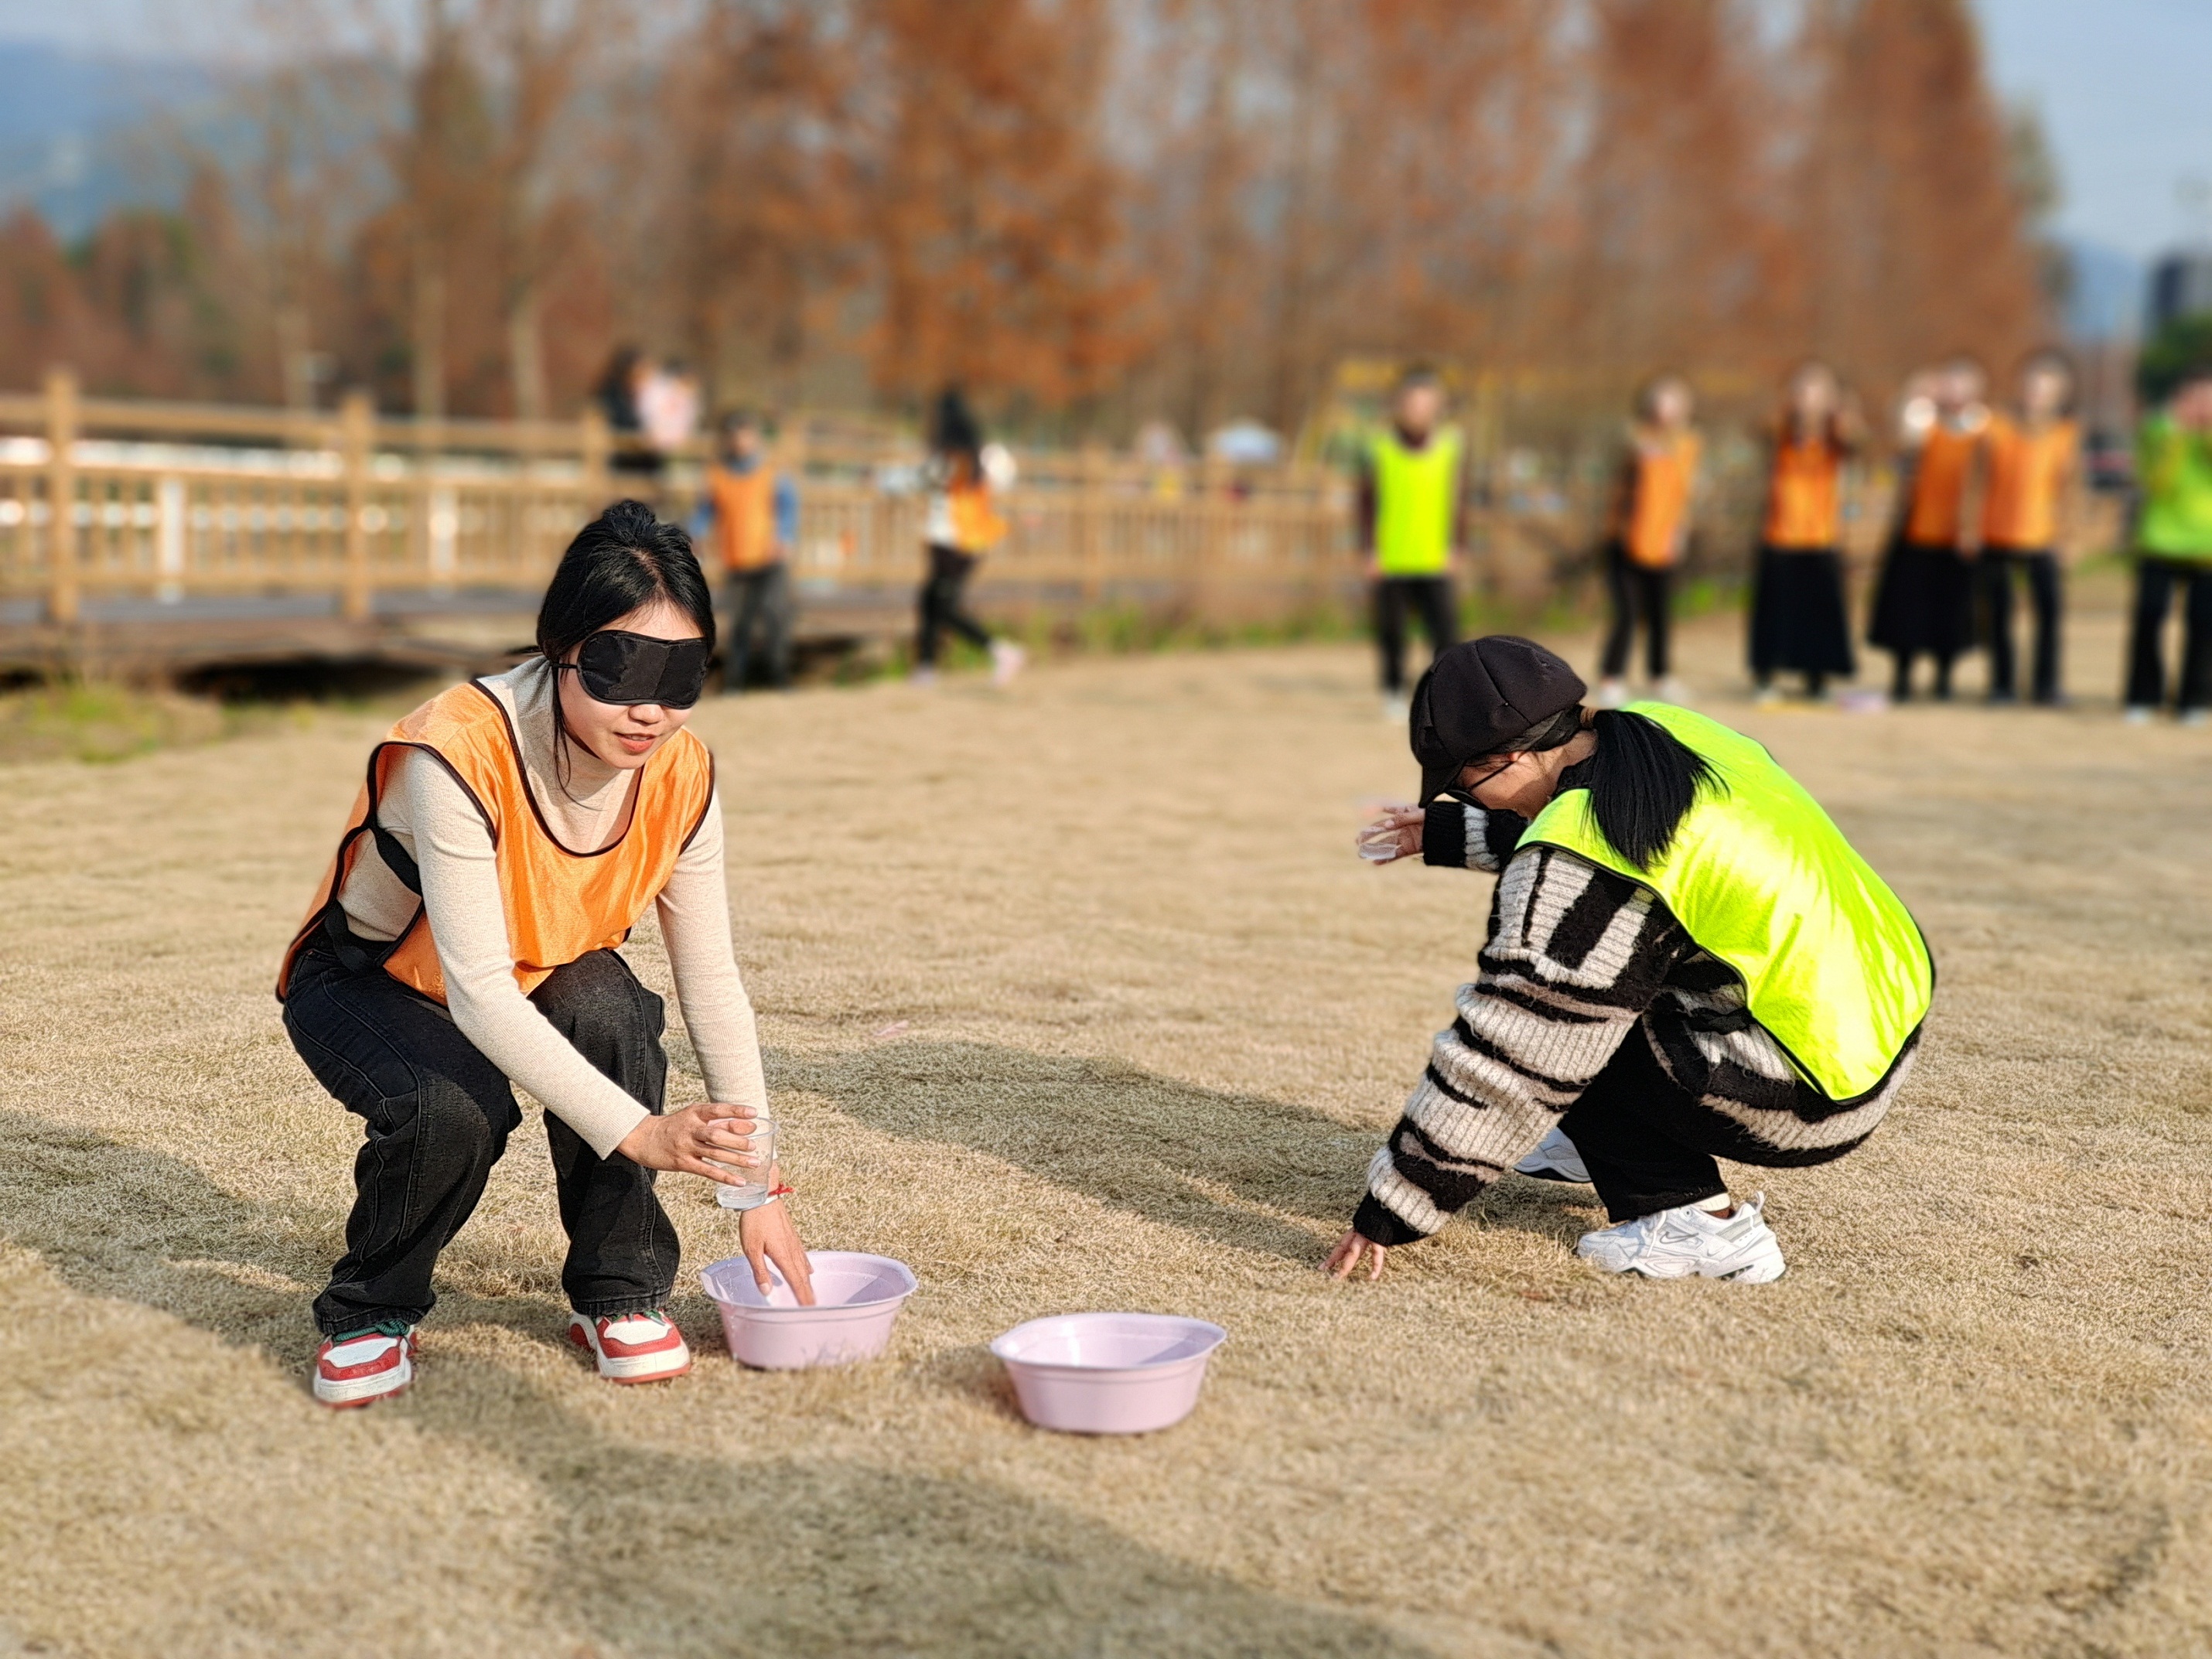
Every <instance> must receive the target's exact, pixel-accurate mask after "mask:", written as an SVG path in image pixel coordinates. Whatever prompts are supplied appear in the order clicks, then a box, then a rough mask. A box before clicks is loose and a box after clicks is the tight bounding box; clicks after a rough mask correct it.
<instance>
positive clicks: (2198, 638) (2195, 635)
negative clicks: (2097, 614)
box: [2127, 553, 2212, 710]
mask: <svg viewBox="0 0 2212 1659" xmlns="http://www.w3.org/2000/svg"><path fill="white" fill-rule="evenodd" d="M2177 586H2179V587H2180V588H2181V589H2182V590H2183V592H2185V594H2186V596H2187V597H2186V598H2185V599H2184V600H2183V602H2182V616H2183V618H2184V623H2185V643H2184V645H2183V647H2182V653H2181V686H2180V693H2179V698H2178V701H2179V705H2180V707H2181V708H2183V709H2184V710H2187V709H2191V708H2212V562H2197V561H2196V560H2193V559H2161V558H2160V557H2158V556H2155V555H2154V554H2148V553H2146V554H2145V555H2143V556H2142V559H2141V560H2140V561H2138V562H2137V563H2136V614H2135V623H2134V626H2133V627H2132V628H2130V629H2129V633H2128V696H2127V701H2128V704H2129V706H2130V708H2157V707H2158V706H2159V705H2160V703H2162V702H2165V701H2166V651H2165V647H2164V646H2163V644H2162V643H2161V642H2160V637H2159V636H2160V635H2161V634H2163V633H2164V632H2165V631H2166V612H2167V611H2169V610H2170V609H2172V605H2173V590H2174V589H2175V588H2176V587H2177Z"/></svg>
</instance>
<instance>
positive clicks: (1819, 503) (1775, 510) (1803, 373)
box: [1749, 361, 1866, 702]
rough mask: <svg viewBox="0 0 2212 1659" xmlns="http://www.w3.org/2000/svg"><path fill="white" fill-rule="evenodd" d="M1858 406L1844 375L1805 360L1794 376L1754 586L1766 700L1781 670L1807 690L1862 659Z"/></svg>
mask: <svg viewBox="0 0 2212 1659" xmlns="http://www.w3.org/2000/svg"><path fill="white" fill-rule="evenodd" d="M1865 441H1866V430H1865V425H1864V422H1862V421H1861V419H1860V418H1859V411H1858V405H1857V402H1856V400H1854V399H1853V398H1852V397H1851V395H1850V392H1849V391H1847V390H1846V389H1845V388H1844V384H1843V382H1842V381H1840V380H1838V379H1837V378H1836V372H1835V370H1833V369H1832V368H1829V367H1828V366H1827V364H1826V363H1824V362H1817V361H1812V362H1803V363H1800V364H1799V365H1798V366H1797V367H1796V368H1794V369H1792V370H1791V371H1790V378H1789V379H1788V380H1786V381H1785V382H1784V386H1783V394H1782V408H1781V410H1780V411H1779V412H1778V414H1777V416H1775V421H1774V432H1773V438H1772V442H1771V451H1770V453H1769V457H1768V461H1767V481H1766V502H1765V515H1764V517H1763V518H1762V520H1761V521H1760V526H1759V552H1758V557H1757V562H1756V563H1755V565H1754V567H1753V577H1752V589H1751V630H1750V639H1749V645H1750V654H1751V679H1752V684H1753V686H1754V687H1755V688H1756V689H1757V690H1758V693H1759V701H1760V702H1774V701H1776V700H1777V699H1778V697H1779V696H1780V695H1781V694H1780V692H1779V690H1778V689H1777V687H1776V685H1775V683H1774V681H1775V676H1776V675H1777V674H1778V673H1783V672H1795V673H1798V674H1802V675H1803V676H1804V682H1805V695H1806V696H1808V697H1813V698H1818V697H1820V696H1823V695H1824V694H1825V693H1826V690H1827V686H1828V682H1829V681H1830V680H1831V679H1849V678H1850V677H1851V675H1852V674H1853V673H1854V672H1856V671H1857V662H1856V660H1855V659H1854V658H1853V656H1852V653H1851V629H1850V617H1849V616H1848V614H1847V612H1846V611H1845V609H1844V554H1843V540H1844V471H1845V469H1846V468H1847V467H1848V466H1849V465H1850V463H1851V461H1852V459H1853V458H1855V457H1856V456H1857V454H1858V453H1860V451H1861V450H1862V449H1863V447H1864V446H1865Z"/></svg>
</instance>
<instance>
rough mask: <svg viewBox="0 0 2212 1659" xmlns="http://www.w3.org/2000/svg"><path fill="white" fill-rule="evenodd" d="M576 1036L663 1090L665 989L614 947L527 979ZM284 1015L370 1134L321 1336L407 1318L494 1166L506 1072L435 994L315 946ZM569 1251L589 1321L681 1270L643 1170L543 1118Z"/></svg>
mask: <svg viewBox="0 0 2212 1659" xmlns="http://www.w3.org/2000/svg"><path fill="white" fill-rule="evenodd" d="M530 1000H532V1002H534V1003H536V1004H537V1005H538V1010H539V1012H542V1013H544V1016H545V1017H546V1018H547V1019H549V1020H550V1021H551V1022H552V1024H553V1028H554V1030H556V1031H558V1032H559V1033H560V1034H561V1035H562V1036H563V1037H565V1038H566V1039H567V1040H568V1042H572V1043H574V1045H575V1046H576V1048H577V1051H578V1052H579V1053H580V1054H582V1055H583V1056H584V1058H585V1059H586V1060H590V1061H591V1062H592V1065H594V1066H598V1067H599V1070H600V1071H601V1072H603V1073H605V1074H606V1075H607V1076H608V1077H610V1078H612V1079H614V1080H615V1081H616V1082H617V1084H619V1085H622V1087H623V1091H625V1092H626V1093H628V1094H629V1097H630V1098H631V1099H633V1100H635V1101H636V1102H637V1103H638V1104H640V1105H641V1106H642V1107H644V1108H645V1109H646V1110H647V1111H648V1112H653V1113H658V1112H659V1110H660V1109H661V1103H662V1102H663V1100H664V1098H665V1096H666V1093H667V1086H668V1056H667V1054H666V1053H665V1051H664V1050H663V1049H662V1048H661V1046H660V1036H661V1032H662V1030H663V1029H664V1025H665V1010H664V1007H663V1005H662V1003H661V1000H660V999H659V997H658V996H656V995H654V994H653V993H652V992H651V991H648V990H647V989H646V987H644V986H642V985H641V984H639V983H638V981H637V976H636V975H635V974H633V973H631V972H630V969H629V963H626V962H624V961H623V959H622V958H621V957H619V956H617V955H616V954H615V952H613V951H592V953H591V954H590V955H589V956H586V957H578V958H577V959H576V960H575V961H574V962H572V963H568V964H567V965H565V966H563V967H560V968H556V969H554V970H553V972H552V973H551V974H550V975H547V977H546V979H545V981H544V983H543V984H541V985H540V986H539V987H538V989H537V990H536V991H535V992H533V993H532V994H531V999H530ZM284 1029H285V1030H286V1031H287V1032H289V1034H290V1036H291V1038H292V1046H293V1047H294V1048H296V1049H298V1050H299V1054H300V1058H301V1059H302V1060H306V1061H307V1069H308V1070H310V1071H311V1072H313V1073H314V1074H315V1079H316V1081H318V1082H319V1083H320V1084H321V1085H323V1087H325V1089H327V1090H329V1091H331V1094H332V1095H333V1096H335V1097H337V1101H338V1103H339V1104H341V1105H342V1106H343V1107H344V1108H345V1109H347V1110H348V1111H349V1112H352V1113H354V1114H355V1115H357V1116H358V1117H360V1118H361V1120H362V1124H363V1125H364V1127H366V1129H367V1131H368V1138H367V1139H365V1140H364V1141H363V1142H362V1148H361V1152H360V1154H359V1155H358V1156H357V1157H356V1158H355V1159H354V1204H353V1213H352V1214H351V1215H350V1216H349V1218H347V1220H346V1250H345V1254H344V1255H343V1256H341V1257H340V1258H339V1259H338V1264H337V1267H333V1268H332V1269H331V1282H330V1286H329V1288H328V1289H326V1290H325V1291H324V1292H323V1293H322V1294H321V1295H320V1296H319V1297H316V1298H315V1323H316V1324H317V1325H318V1326H319V1327H320V1328H321V1329H322V1331H323V1333H324V1334H325V1335H329V1336H336V1335H338V1334H343V1333H344V1332H347V1331H357V1330H361V1329H362V1328H365V1327H367V1326H369V1325H374V1324H376V1323H378V1322H380V1321H383V1320H388V1319H396V1320H404V1321H406V1322H408V1323H410V1324H414V1323H417V1322H420V1321H421V1320H422V1316H424V1315H425V1314H427V1313H428V1312H429V1311H430V1309H431V1307H432V1306H433V1305H434V1304H435V1303H436V1301H437V1299H438V1298H437V1295H436V1293H435V1291H432V1289H431V1288H430V1275H431V1272H432V1270H433V1269H434V1268H435V1267H436V1266H437V1261H438V1252H439V1251H441V1250H442V1249H445V1248H446V1246H447V1244H448V1243H451V1242H452V1240H453V1235H454V1234H456V1233H458V1232H459V1231H460V1230H461V1225H462V1224H463V1223H464V1222H465V1221H466V1220H467V1219H468V1218H469V1216H470V1214H471V1212H473V1211H474V1210H475V1209H476V1206H477V1200H479V1199H481V1198H482V1197H483V1189H484V1181H485V1178H486V1177H487V1176H489V1175H490V1173H491V1166H492V1165H493V1164H496V1163H498V1162H499V1158H500V1154H501V1153H502V1152H505V1151H506V1150H507V1136H508V1135H509V1134H511V1133H513V1131H514V1129H515V1127H516V1126H517V1125H518V1124H520V1122H521V1121H522V1113H521V1109H520V1108H519V1107H518V1106H517V1105H516V1104H515V1101H514V1089H513V1085H511V1084H510V1083H508V1081H507V1075H506V1073H503V1072H501V1070H500V1069H499V1067H498V1066H495V1065H493V1064H492V1063H491V1061H490V1060H487V1059H485V1058H484V1056H483V1053H482V1052H481V1051H480V1050H479V1049H478V1048H477V1046H476V1045H475V1044H474V1043H472V1042H470V1041H469V1040H468V1038H466V1037H465V1036H462V1035H461V1030H460V1027H459V1026H458V1025H456V1024H454V1023H453V1015H452V1013H451V1012H448V1011H447V1008H446V1006H445V1005H444V1004H443V1003H441V1002H435V1001H433V1000H431V999H430V998H428V997H426V996H424V995H422V994H421V993H420V992H418V991H416V990H414V989H413V988H411V987H409V986H405V985H403V984H401V983H400V982H399V981H398V980H396V979H394V978H392V975H389V974H387V973H386V972H385V971H384V970H383V969H381V968H368V969H363V970H362V971H360V972H354V971H351V970H349V969H346V968H344V967H343V966H342V965H341V964H340V963H339V962H338V960H337V957H336V956H335V955H333V954H331V952H330V951H328V950H327V949H325V948H316V949H313V950H310V951H308V953H307V954H306V955H305V956H303V957H301V959H300V961H299V962H298V963H296V964H295V967H294V969H293V975H292V982H291V988H290V994H289V996H288V997H287V999H286V1000H285V1004H284ZM545 1137H546V1139H547V1140H548V1141H549V1142H550V1144H551V1147H552V1152H553V1180H554V1184H555V1186H556V1189H557V1190H558V1193H559V1195H560V1207H561V1225H562V1227H563V1228H565V1229H566V1230H567V1231H568V1261H567V1263H566V1264H565V1265H564V1266H563V1267H562V1270H561V1285H562V1289H563V1290H565V1291H567V1292H568V1303H569V1305H570V1306H571V1307H573V1308H574V1309H575V1310H576V1311H577V1312H579V1313H581V1314H586V1315H589V1316H592V1317H594V1318H597V1317H599V1316H615V1315H619V1314H626V1313H640V1312H643V1311H645V1310H647V1309H651V1308H657V1307H659V1306H660V1305H661V1304H663V1303H664V1302H665V1301H666V1300H667V1299H668V1293H669V1291H670V1290H671V1287H673V1285H675V1283H676V1267H677V1256H678V1244H677V1238H676V1228H675V1226H674V1225H673V1224H672V1223H671V1222H670V1220H669V1219H668V1212H666V1211H665V1210H664V1209H662V1208H661V1207H660V1200H659V1198H658V1197H656V1196H655V1195H654V1194H653V1171H652V1170H647V1169H645V1168H643V1167H641V1165H639V1164H633V1163H631V1162H630V1161H629V1159H628V1158H624V1157H623V1155H622V1154H621V1153H620V1152H613V1153H610V1154H609V1155H608V1156H607V1157H605V1158H601V1157H599V1154H598V1153H597V1152H593V1151H592V1148H591V1146H590V1145H589V1144H588V1143H587V1142H586V1141H585V1139H583V1137H582V1136H580V1135H579V1134H578V1133H576V1132H575V1131H574V1129H572V1128H570V1127H568V1125H567V1124H566V1123H563V1122H562V1121H561V1120H560V1119H559V1118H557V1117H555V1116H554V1115H552V1114H551V1113H550V1112H548V1113H547V1114H546V1115H545Z"/></svg>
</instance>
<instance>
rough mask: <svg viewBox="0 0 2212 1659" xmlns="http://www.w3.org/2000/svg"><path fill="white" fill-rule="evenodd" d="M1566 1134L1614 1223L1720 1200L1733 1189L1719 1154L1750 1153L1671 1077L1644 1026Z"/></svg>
mask: <svg viewBox="0 0 2212 1659" xmlns="http://www.w3.org/2000/svg"><path fill="white" fill-rule="evenodd" d="M1559 1128H1560V1131H1561V1133H1564V1134H1565V1136H1566V1137H1567V1139H1570V1140H1571V1141H1573V1142H1574V1143H1575V1150H1576V1151H1577V1152H1580V1153H1581V1154H1582V1155H1583V1163H1584V1164H1587V1165H1588V1166H1589V1173H1590V1184H1591V1185H1592V1186H1594V1187H1595V1188H1597V1195H1598V1197H1599V1198H1600V1199H1601V1200H1604V1203H1605V1212H1606V1215H1607V1218H1609V1219H1611V1220H1613V1221H1633V1220H1635V1219H1636V1218H1638V1216H1645V1215H1651V1214H1654V1213H1656V1212H1658V1211H1661V1210H1671V1209H1674V1207H1675V1206H1678V1205H1682V1204H1695V1203H1696V1202H1698V1200H1700V1199H1705V1198H1717V1197H1718V1196H1720V1194H1723V1193H1724V1192H1726V1191H1727V1190H1728V1183H1727V1182H1724V1181H1723V1180H1722V1179H1721V1166H1720V1165H1719V1164H1717V1163H1715V1162H1714V1161H1713V1154H1714V1153H1716V1152H1727V1153H1728V1154H1729V1156H1730V1157H1741V1154H1742V1152H1743V1151H1744V1150H1745V1149H1744V1146H1743V1132H1742V1130H1741V1128H1740V1127H1738V1126H1737V1125H1735V1124H1734V1123H1732V1122H1730V1121H1729V1120H1728V1119H1727V1118H1724V1117H1723V1116H1722V1115H1720V1114H1719V1113H1717V1112H1716V1111H1714V1110H1713V1109H1711V1107H1709V1106H1707V1105H1706V1104H1705V1103H1704V1102H1703V1101H1702V1100H1700V1099H1699V1097H1697V1096H1695V1095H1693V1094H1692V1093H1691V1092H1690V1091H1688V1090H1686V1089H1685V1088H1683V1087H1682V1085H1680V1084H1679V1083H1677V1082H1675V1081H1674V1079H1673V1078H1671V1077H1669V1076H1668V1075H1667V1072H1666V1068H1665V1067H1663V1066H1661V1065H1660V1064H1659V1057H1658V1056H1657V1055H1656V1054H1654V1053H1653V1052H1652V1051H1651V1039H1650V1036H1648V1035H1647V1034H1646V1033H1645V1031H1644V1024H1643V1022H1642V1021H1640V1020H1639V1021H1638V1022H1637V1024H1635V1025H1633V1026H1632V1027H1631V1028H1630V1030H1629V1033H1628V1036H1627V1039H1626V1041H1625V1042H1622V1043H1621V1045H1620V1048H1619V1049H1618V1050H1617V1051H1616V1052H1615V1053H1614V1054H1613V1058H1612V1059H1611V1060H1608V1061H1607V1062H1606V1066H1605V1069H1604V1070H1603V1071H1601V1072H1600V1073H1598V1074H1597V1076H1596V1077H1595V1078H1594V1079H1591V1080H1590V1085H1589V1087H1588V1088H1587V1089H1585V1090H1583V1094H1582V1098H1581V1099H1579V1100H1577V1102H1575V1103H1574V1104H1573V1105H1572V1106H1571V1107H1570V1108H1568V1109H1567V1115H1565V1117H1563V1118H1561V1119H1560V1120H1559Z"/></svg>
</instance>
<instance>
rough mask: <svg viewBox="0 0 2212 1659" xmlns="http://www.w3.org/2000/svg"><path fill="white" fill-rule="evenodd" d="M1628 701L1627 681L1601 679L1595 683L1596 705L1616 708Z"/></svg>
mask: <svg viewBox="0 0 2212 1659" xmlns="http://www.w3.org/2000/svg"><path fill="white" fill-rule="evenodd" d="M1627 701H1628V682H1627V681H1626V680H1624V679H1619V678H1614V679H1602V680H1600V681H1599V682H1598V683H1597V706H1598V707H1599V708H1620V706H1621V705H1622V704H1623V703H1625V702H1627Z"/></svg>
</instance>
